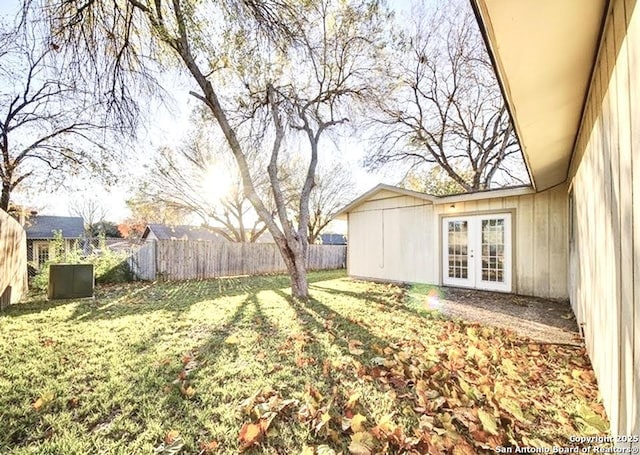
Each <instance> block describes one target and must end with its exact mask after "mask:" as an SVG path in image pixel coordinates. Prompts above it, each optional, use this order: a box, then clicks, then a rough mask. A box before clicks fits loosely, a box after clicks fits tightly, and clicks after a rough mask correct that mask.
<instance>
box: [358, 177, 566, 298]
mask: <svg viewBox="0 0 640 455" xmlns="http://www.w3.org/2000/svg"><path fill="white" fill-rule="evenodd" d="M566 194H567V190H566V186H564V185H561V186H558V187H556V188H552V189H550V190H547V191H545V192H542V193H539V194H528V195H523V196H511V197H501V198H493V199H482V200H477V201H469V202H457V203H456V204H455V207H453V208H452V207H450V205H451V203H447V204H438V205H435V206H434V205H432V204H431V203H429V202H428V201H425V200H422V199H417V198H412V197H408V196H399V195H398V194H396V193H391V192H389V194H382V192H381V193H378V194H377V195H376V196H375V197H376V199H375V200H370V201H367V202H365V203H364V204H362V205H360V206H359V207H357V208H356V209H355V210H354V211H352V212H350V213H349V249H348V259H347V266H348V270H349V274H350V275H351V276H356V277H363V278H376V279H381V280H394V281H408V282H416V283H431V284H439V283H441V282H442V280H441V273H440V270H441V262H442V259H441V257H442V256H441V244H440V242H441V239H440V237H441V235H440V229H441V227H440V226H441V215H461V214H470V213H478V212H491V211H493V212H512V213H514V216H513V239H514V240H513V242H514V243H513V255H514V257H513V259H514V260H513V262H514V268H513V292H517V293H520V294H525V295H536V296H539V297H547V298H559V299H564V298H567V297H568V291H567V196H566Z"/></svg>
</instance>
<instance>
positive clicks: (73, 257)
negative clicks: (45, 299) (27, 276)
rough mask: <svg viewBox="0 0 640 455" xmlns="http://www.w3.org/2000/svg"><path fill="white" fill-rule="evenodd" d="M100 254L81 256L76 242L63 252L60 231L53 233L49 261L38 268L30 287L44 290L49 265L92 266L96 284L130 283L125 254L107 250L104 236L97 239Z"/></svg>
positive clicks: (47, 278)
mask: <svg viewBox="0 0 640 455" xmlns="http://www.w3.org/2000/svg"><path fill="white" fill-rule="evenodd" d="M98 248H99V250H100V254H91V255H89V256H82V251H81V248H79V246H78V244H77V242H76V244H75V245H74V247H73V248H72V249H71V251H65V247H64V239H63V238H62V233H61V232H60V231H55V232H54V233H53V240H51V241H50V242H49V252H50V256H49V257H50V259H49V260H48V261H47V262H46V263H44V264H43V265H42V267H40V269H39V270H38V273H36V275H35V277H34V278H33V281H32V283H31V286H32V287H33V288H35V289H40V290H46V289H47V285H48V284H49V265H51V264H61V263H65V264H93V268H94V273H95V278H96V282H97V283H123V282H127V281H131V280H132V278H133V274H132V273H131V270H130V268H129V264H128V263H127V254H126V253H116V252H114V251H111V250H110V249H109V248H107V243H106V240H105V237H104V235H101V236H100V237H98Z"/></svg>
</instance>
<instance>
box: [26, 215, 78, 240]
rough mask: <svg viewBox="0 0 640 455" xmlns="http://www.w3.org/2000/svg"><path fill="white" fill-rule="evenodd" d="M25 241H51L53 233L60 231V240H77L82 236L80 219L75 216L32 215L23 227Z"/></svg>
mask: <svg viewBox="0 0 640 455" xmlns="http://www.w3.org/2000/svg"><path fill="white" fill-rule="evenodd" d="M25 231H26V233H27V239H52V238H53V232H54V231H62V238H64V239H77V238H80V237H82V235H83V234H84V222H83V221H82V218H80V217H75V216H49V215H34V216H31V217H29V220H28V221H27V225H26V226H25Z"/></svg>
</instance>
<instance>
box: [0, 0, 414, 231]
mask: <svg viewBox="0 0 640 455" xmlns="http://www.w3.org/2000/svg"><path fill="white" fill-rule="evenodd" d="M389 3H390V4H391V5H392V7H394V8H395V9H397V10H398V11H402V10H405V9H407V8H408V5H409V4H410V2H409V1H408V0H392V1H390V2H389ZM18 5H19V1H18V0H0V16H5V17H13V16H14V15H15V12H16V11H17V10H18ZM162 85H163V86H164V87H165V88H166V89H167V90H168V91H169V92H170V93H172V94H173V98H174V99H173V100H167V102H166V105H158V106H154V107H153V108H152V111H153V112H154V114H153V118H152V120H153V121H152V122H150V124H148V125H147V126H146V128H147V129H146V131H143V132H142V133H141V134H140V135H139V137H138V138H137V142H136V145H135V154H134V155H133V156H130V157H129V160H128V162H127V163H125V164H124V166H123V173H122V177H123V179H122V181H121V182H120V183H118V184H116V185H113V186H109V187H107V186H104V185H102V184H101V183H100V182H98V181H97V180H96V179H92V178H87V177H83V178H73V179H70V180H67V182H66V185H65V186H66V188H63V187H58V188H56V189H55V190H53V191H46V192H45V191H37V190H35V189H34V187H29V186H28V184H26V185H25V188H24V190H23V191H17V192H15V193H14V194H12V199H13V201H14V202H16V203H18V204H20V205H23V206H26V207H29V208H30V209H35V210H37V211H38V212H39V213H40V214H48V215H72V214H73V206H74V205H76V204H77V201H82V200H83V199H85V198H91V199H96V200H98V201H99V202H100V203H101V204H102V205H103V206H104V207H105V209H106V213H107V216H106V219H107V220H109V221H113V222H116V223H117V222H120V221H122V220H123V219H125V218H126V217H128V216H129V215H130V211H129V210H128V208H127V206H126V200H127V199H128V198H129V197H131V183H132V182H134V181H135V180H136V178H137V177H138V176H140V175H142V173H143V172H144V165H145V164H150V162H151V160H152V159H153V157H154V154H155V151H156V150H157V149H158V148H159V147H161V146H172V145H178V144H179V143H180V141H181V139H182V138H183V136H184V135H185V134H186V132H187V130H188V129H189V126H190V125H189V115H190V113H191V111H192V109H193V106H194V105H195V103H196V102H197V101H196V100H194V99H193V98H192V97H191V96H190V95H189V94H188V91H189V87H188V85H185V84H184V83H180V81H179V80H177V78H174V79H171V77H170V76H169V77H165V78H164V80H163V81H162ZM338 142H339V144H338V147H337V149H336V148H334V150H333V151H332V153H336V154H339V155H340V156H341V157H343V158H345V159H346V161H347V162H348V165H349V167H350V168H351V169H352V171H353V175H354V179H355V182H356V189H357V192H356V193H357V194H359V193H362V192H364V191H366V190H368V189H370V188H372V187H373V186H375V185H376V184H378V183H381V182H382V181H383V180H386V181H385V183H394V184H395V183H398V178H396V177H388V176H385V175H381V174H371V173H369V172H367V171H365V170H364V169H363V168H362V167H361V165H360V162H361V159H362V156H363V155H364V150H363V147H362V145H361V144H360V143H358V142H356V141H354V140H351V139H349V138H341V139H338ZM330 147H332V148H333V145H331V146H330ZM125 169H126V172H125ZM25 183H26V182H25ZM357 194H356V195H357ZM356 195H354V197H355V196H356Z"/></svg>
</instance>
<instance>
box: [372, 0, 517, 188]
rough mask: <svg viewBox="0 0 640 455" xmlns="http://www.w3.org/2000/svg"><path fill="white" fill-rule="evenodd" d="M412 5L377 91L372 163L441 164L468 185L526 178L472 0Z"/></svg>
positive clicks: (460, 182)
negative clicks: (384, 85) (384, 83)
mask: <svg viewBox="0 0 640 455" xmlns="http://www.w3.org/2000/svg"><path fill="white" fill-rule="evenodd" d="M465 6H466V7H464V6H462V5H461V4H457V3H453V4H448V5H447V6H445V7H443V8H442V9H440V10H438V11H435V12H429V11H426V10H425V9H424V6H423V7H422V8H420V7H414V10H413V11H412V14H411V19H410V20H409V21H408V23H409V24H411V25H410V29H409V30H408V31H407V32H406V33H405V34H403V35H401V36H400V38H399V39H398V40H397V42H396V46H395V54H394V55H393V62H394V64H393V65H390V66H388V67H387V68H386V72H385V73H384V74H383V75H382V76H381V78H383V79H386V80H387V81H388V84H387V88H386V90H381V91H380V95H379V96H378V97H377V98H376V101H377V108H378V110H379V112H381V115H379V116H378V118H377V119H376V120H377V125H378V126H377V127H378V128H380V125H384V126H386V127H387V128H386V129H384V131H383V134H382V135H380V136H377V138H376V139H377V141H378V143H379V144H381V145H380V146H379V147H377V148H376V149H375V150H374V153H372V154H371V156H370V157H369V159H368V164H369V166H371V167H377V166H381V165H383V164H385V163H393V162H395V163H403V164H405V165H407V166H409V167H411V168H414V167H427V169H428V168H430V167H432V166H433V165H436V166H439V167H441V168H442V169H443V170H444V171H445V172H446V174H447V175H448V177H449V178H450V179H452V180H453V181H454V182H455V183H456V184H457V185H459V186H460V187H461V188H462V189H463V190H464V191H477V190H481V189H486V188H489V187H491V185H492V184H495V183H498V184H502V185H506V184H513V183H517V184H522V183H524V182H525V181H527V174H526V170H525V169H524V165H523V161H522V156H521V152H520V147H519V145H518V142H517V139H516V136H515V134H514V131H513V126H512V123H511V120H510V118H509V114H508V111H507V109H506V107H505V104H504V100H503V98H502V94H501V92H500V89H499V86H498V83H497V80H496V78H495V74H494V72H493V68H492V65H491V62H490V61H489V56H488V54H487V52H486V50H485V48H484V44H483V42H482V39H481V37H480V33H479V31H478V27H477V24H476V22H475V20H474V18H473V17H472V14H471V12H470V9H469V8H468V5H465Z"/></svg>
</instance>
